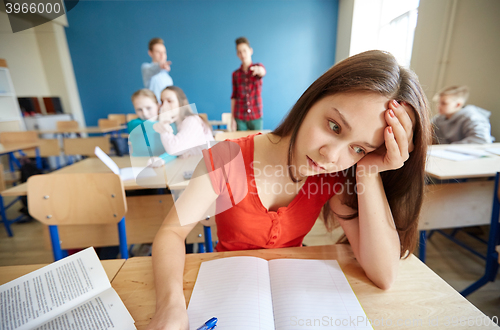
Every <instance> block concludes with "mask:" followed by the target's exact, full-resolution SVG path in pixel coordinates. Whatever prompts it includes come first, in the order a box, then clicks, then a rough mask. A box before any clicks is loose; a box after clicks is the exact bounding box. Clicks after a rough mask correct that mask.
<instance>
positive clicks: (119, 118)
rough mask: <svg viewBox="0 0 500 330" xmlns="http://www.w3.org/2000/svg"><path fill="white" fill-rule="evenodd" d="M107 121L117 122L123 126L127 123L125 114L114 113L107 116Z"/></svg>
mask: <svg viewBox="0 0 500 330" xmlns="http://www.w3.org/2000/svg"><path fill="white" fill-rule="evenodd" d="M108 119H110V120H117V121H118V125H124V124H126V123H127V116H126V115H125V114H115V113H112V114H109V115H108Z"/></svg>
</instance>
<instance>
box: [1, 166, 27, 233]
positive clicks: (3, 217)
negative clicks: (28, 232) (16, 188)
mask: <svg viewBox="0 0 500 330" xmlns="http://www.w3.org/2000/svg"><path fill="white" fill-rule="evenodd" d="M5 189H6V185H5V177H4V168H3V164H1V163H0V192H2V191H4V190H5ZM18 200H19V197H17V198H16V199H14V200H13V201H12V202H10V203H9V204H8V205H5V204H4V201H3V197H2V195H1V194H0V218H1V220H2V222H3V225H4V227H5V230H6V231H7V235H9V237H12V236H14V234H13V233H12V229H11V228H10V225H11V224H13V223H14V222H16V221H19V220H21V219H23V218H24V217H25V216H24V214H23V215H20V216H18V217H17V218H16V219H14V220H9V219H8V218H7V212H6V211H7V209H8V208H10V207H11V206H12V205H14V203H15V202H17V201H18Z"/></svg>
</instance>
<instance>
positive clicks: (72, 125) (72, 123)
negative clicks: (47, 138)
mask: <svg viewBox="0 0 500 330" xmlns="http://www.w3.org/2000/svg"><path fill="white" fill-rule="evenodd" d="M78 127H79V125H78V122H77V121H76V120H63V121H57V122H56V128H57V129H58V130H65V129H76V128H78Z"/></svg>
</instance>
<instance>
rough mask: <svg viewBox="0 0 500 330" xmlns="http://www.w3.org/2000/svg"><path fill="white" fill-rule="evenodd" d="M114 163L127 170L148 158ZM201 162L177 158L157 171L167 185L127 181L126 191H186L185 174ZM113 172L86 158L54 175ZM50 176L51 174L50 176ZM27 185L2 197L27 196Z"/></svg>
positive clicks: (143, 162) (156, 182) (125, 158)
mask: <svg viewBox="0 0 500 330" xmlns="http://www.w3.org/2000/svg"><path fill="white" fill-rule="evenodd" d="M111 158H112V159H113V161H114V162H115V163H116V165H118V167H119V168H126V167H131V166H132V165H133V166H136V167H142V166H145V165H146V163H147V161H148V157H134V158H132V160H131V158H130V157H128V156H125V157H111ZM200 160H201V156H200V157H188V158H177V159H175V160H173V161H171V162H169V163H167V164H166V165H165V166H164V167H160V168H157V169H155V170H156V172H157V175H158V176H159V177H160V178H165V177H166V178H167V185H166V184H165V180H163V182H161V181H154V180H149V181H148V180H145V181H144V183H147V187H145V186H144V185H138V184H137V183H136V181H135V180H127V181H124V182H123V186H124V188H125V190H137V189H147V188H169V189H184V188H186V187H187V185H188V183H189V180H185V179H184V177H183V173H184V171H186V170H194V168H195V167H196V165H197V164H198V162H199V161H200ZM109 172H111V170H110V169H109V168H108V167H107V166H106V165H105V164H104V163H103V162H102V161H101V160H100V159H98V158H93V157H92V158H86V159H84V160H82V161H80V162H77V163H75V164H72V165H70V166H66V167H63V168H61V169H60V170H57V171H54V172H52V173H109ZM49 175H50V174H49ZM27 191H28V190H27V185H26V183H22V184H19V185H17V186H15V187H12V188H9V189H7V190H4V191H2V192H0V193H1V194H2V196H4V197H5V196H26V194H27Z"/></svg>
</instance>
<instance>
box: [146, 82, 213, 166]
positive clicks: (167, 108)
mask: <svg viewBox="0 0 500 330" xmlns="http://www.w3.org/2000/svg"><path fill="white" fill-rule="evenodd" d="M161 103H162V105H161V107H160V118H159V122H158V123H157V124H155V125H154V126H153V128H154V129H155V131H157V132H158V133H160V137H161V142H162V144H163V147H164V148H165V151H166V152H167V153H169V154H171V155H175V156H182V157H187V156H192V155H201V150H202V149H203V146H205V148H206V146H207V142H209V141H213V140H214V138H213V135H212V130H211V128H210V125H209V124H208V122H206V121H205V120H204V119H203V118H202V117H200V116H198V115H196V114H195V113H194V112H193V110H192V108H191V105H189V102H188V99H187V97H186V94H184V92H183V91H182V89H180V88H179V87H176V86H168V87H167V88H165V89H164V90H163V91H162V92H161ZM172 123H175V124H176V125H177V134H174V130H173V129H172V126H171V124H172ZM155 161H158V160H157V159H155ZM160 161H161V160H160Z"/></svg>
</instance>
